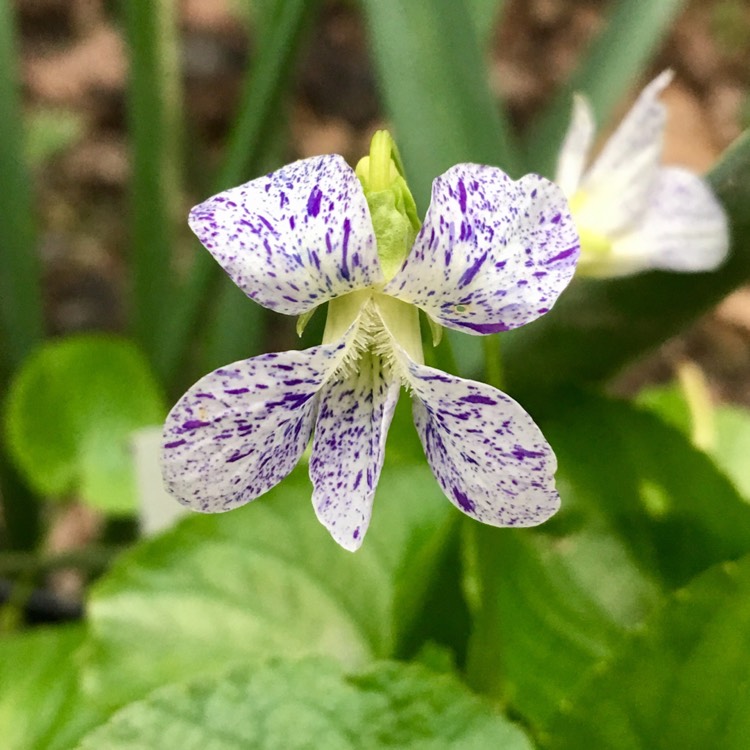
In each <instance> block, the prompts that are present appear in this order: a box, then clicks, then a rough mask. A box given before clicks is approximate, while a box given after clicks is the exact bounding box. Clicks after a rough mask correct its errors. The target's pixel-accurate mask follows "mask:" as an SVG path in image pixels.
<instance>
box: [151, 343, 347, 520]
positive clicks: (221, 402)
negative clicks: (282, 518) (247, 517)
mask: <svg viewBox="0 0 750 750" xmlns="http://www.w3.org/2000/svg"><path fill="white" fill-rule="evenodd" d="M347 345H348V339H344V340H342V341H340V342H338V343H337V344H330V345H326V346H316V347H313V348H311V349H306V350H304V351H289V352H282V353H280V354H263V355H261V356H259V357H254V358H253V359H247V360H243V361H241V362H235V363H234V364H231V365H227V366H226V367H222V368H220V369H218V370H216V371H214V372H212V373H210V374H209V375H206V376H205V377H204V378H201V380H199V381H198V382H197V383H196V384H195V385H194V386H193V387H192V388H190V390H189V391H188V392H187V393H186V394H185V395H184V396H183V397H182V398H181V399H180V400H179V401H178V402H177V404H176V405H175V406H174V408H173V409H172V411H171V412H170V413H169V416H168V417H167V421H166V423H165V425H164V442H163V448H162V473H163V476H164V482H165V484H166V486H167V489H168V490H169V491H170V492H171V493H172V494H173V495H174V496H175V497H176V498H177V499H178V500H179V501H180V502H181V503H183V504H184V505H189V506H190V507H192V508H194V509H195V510H200V511H203V512H206V513H212V512H219V511H225V510H230V509H231V508H234V507H237V506H238V505H243V504H244V503H246V502H248V501H249V500H253V499H254V498H256V497H258V496H259V495H262V494H263V493H264V492H266V491H267V490H269V489H270V488H271V487H273V486H274V485H275V484H277V483H278V482H280V481H281V480H282V479H283V478H284V477H285V476H286V475H287V474H288V473H289V472H290V471H291V470H292V469H293V468H294V466H295V465H296V463H297V461H298V459H299V457H300V455H301V454H302V452H303V451H304V449H305V447H306V445H307V443H308V441H309V439H310V431H311V429H312V425H313V420H314V416H315V406H316V401H317V399H315V398H314V397H315V396H316V394H317V393H318V391H319V390H320V388H321V386H322V385H323V383H324V382H325V381H326V379H327V378H328V377H329V376H330V374H331V373H332V372H333V370H334V369H335V368H336V367H337V366H338V365H339V364H340V362H341V361H342V359H343V356H344V353H345V350H346V347H347Z"/></svg>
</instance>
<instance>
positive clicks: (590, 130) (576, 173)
mask: <svg viewBox="0 0 750 750" xmlns="http://www.w3.org/2000/svg"><path fill="white" fill-rule="evenodd" d="M595 132H596V123H595V121H594V113H593V111H592V110H591V105H590V104H589V102H588V99H586V97H585V96H582V95H581V94H575V95H574V97H573V114H572V116H571V118H570V125H569V126H568V132H567V133H566V134H565V138H564V139H563V143H562V146H561V148H560V155H559V156H558V158H557V170H556V172H555V182H556V183H557V184H558V185H559V186H560V187H561V188H562V189H563V192H564V193H565V195H566V196H567V197H568V198H572V197H573V195H574V194H575V192H576V190H577V189H578V185H579V184H580V182H581V175H582V174H583V169H584V167H585V166H586V159H587V158H588V155H589V152H590V151H591V145H592V143H593V140H594V134H595Z"/></svg>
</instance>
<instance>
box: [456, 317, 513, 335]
mask: <svg viewBox="0 0 750 750" xmlns="http://www.w3.org/2000/svg"><path fill="white" fill-rule="evenodd" d="M453 322H454V323H456V324H457V325H460V326H463V327H464V328H471V330H472V331H476V332H477V333H481V334H485V333H500V332H501V331H509V330H510V326H509V325H507V324H506V323H472V322H471V321H468V320H455V321H453Z"/></svg>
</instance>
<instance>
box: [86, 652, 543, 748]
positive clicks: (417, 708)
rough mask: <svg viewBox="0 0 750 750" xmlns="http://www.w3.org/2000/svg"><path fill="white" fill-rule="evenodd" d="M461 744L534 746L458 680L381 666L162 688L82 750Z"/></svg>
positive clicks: (262, 674)
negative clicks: (353, 671)
mask: <svg viewBox="0 0 750 750" xmlns="http://www.w3.org/2000/svg"><path fill="white" fill-rule="evenodd" d="M145 747H164V748H181V749H182V750H230V749H231V748H237V750H240V748H242V750H247V749H248V748H251V749H252V750H264V749H266V748H267V749H268V750H270V749H271V748H284V750H303V748H326V750H355V748H356V749H359V748H367V749H368V750H378V748H383V749H384V748H394V749H395V748H414V749H415V750H417V749H418V748H421V749H422V750H430V749H432V750H438V749H439V748H459V747H460V748H465V750H483V749H484V748H489V747H495V748H503V749H504V750H531V744H530V743H529V741H528V740H527V739H526V738H525V737H524V735H523V733H522V732H521V730H520V729H518V728H516V727H514V726H513V725H512V724H511V723H510V722H509V721H508V720H507V719H505V718H504V717H502V716H499V715H498V714H497V713H495V712H494V711H493V710H492V708H491V707H490V706H489V705H488V704H485V703H484V702H482V701H481V700H480V699H478V698H477V697H475V696H472V695H471V694H470V693H469V692H468V690H467V689H466V687H465V686H463V685H461V683H459V682H458V681H457V680H456V679H455V678H453V677H449V676H447V675H438V674H434V673H432V672H430V671H428V670H427V669H425V668H424V667H421V666H417V665H408V664H398V663H380V664H377V665H374V666H372V667H370V668H369V669H368V670H367V671H366V672H362V673H359V674H355V675H346V674H345V673H344V672H343V671H342V669H341V667H340V666H339V665H337V664H336V663H335V662H332V661H323V660H320V659H315V660H312V659H310V660H304V661H301V662H286V663H284V662H281V663H278V664H274V665H269V666H267V667H265V668H262V669H259V670H253V669H247V668H244V669H236V670H234V671H233V672H231V673H229V674H226V675H222V676H220V677H218V678H216V679H210V680H200V681H198V682H193V683H189V684H186V685H174V686H169V687H166V688H163V689H161V690H158V691H157V692H155V693H153V694H152V695H150V696H149V697H148V698H147V699H146V700H143V701H139V702H138V703H134V704H132V705H129V706H127V707H125V708H124V709H122V710H121V711H119V712H118V713H117V714H116V715H115V716H114V717H113V718H112V719H111V721H109V722H108V723H107V724H105V725H104V726H102V727H101V728H100V729H98V730H96V731H94V732H93V733H92V734H91V735H89V736H88V737H87V738H86V739H85V740H84V741H83V742H82V743H81V744H80V745H79V750H100V748H107V749H108V750H140V749H141V748H145Z"/></svg>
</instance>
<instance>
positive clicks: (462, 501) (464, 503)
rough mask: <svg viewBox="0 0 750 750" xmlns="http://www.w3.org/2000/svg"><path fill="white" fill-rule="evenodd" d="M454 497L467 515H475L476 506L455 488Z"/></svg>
mask: <svg viewBox="0 0 750 750" xmlns="http://www.w3.org/2000/svg"><path fill="white" fill-rule="evenodd" d="M453 497H454V498H455V499H456V502H457V503H458V504H459V505H460V506H461V509H462V510H463V511H464V512H466V513H473V512H474V511H475V510H476V505H474V502H473V501H472V500H470V499H469V498H468V497H467V496H466V495H465V494H464V493H463V492H461V490H460V489H458V487H454V488H453Z"/></svg>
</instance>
